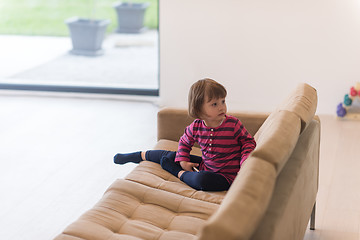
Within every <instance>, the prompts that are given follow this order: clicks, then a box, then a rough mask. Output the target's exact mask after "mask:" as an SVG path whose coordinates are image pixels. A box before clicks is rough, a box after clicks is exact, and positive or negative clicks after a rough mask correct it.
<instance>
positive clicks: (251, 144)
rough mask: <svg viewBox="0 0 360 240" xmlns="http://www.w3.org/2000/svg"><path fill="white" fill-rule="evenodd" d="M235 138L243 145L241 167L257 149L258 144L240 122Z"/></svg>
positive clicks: (236, 127) (237, 125) (236, 128)
mask: <svg viewBox="0 0 360 240" xmlns="http://www.w3.org/2000/svg"><path fill="white" fill-rule="evenodd" d="M235 137H236V138H237V139H238V142H239V144H240V145H241V160H240V166H241V165H242V163H243V162H244V161H245V160H246V159H247V158H248V157H249V155H250V153H251V152H252V151H253V150H254V148H255V147H256V142H255V140H254V138H253V137H252V136H251V135H250V133H248V131H247V130H246V128H245V127H244V125H243V124H242V123H241V122H240V121H238V123H237V124H236V125H235Z"/></svg>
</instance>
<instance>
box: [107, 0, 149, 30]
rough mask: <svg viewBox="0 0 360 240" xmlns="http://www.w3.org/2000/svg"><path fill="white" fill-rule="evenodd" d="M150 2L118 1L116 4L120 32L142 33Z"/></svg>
mask: <svg viewBox="0 0 360 240" xmlns="http://www.w3.org/2000/svg"><path fill="white" fill-rule="evenodd" d="M149 5H150V4H149V3H147V2H145V3H134V2H132V1H128V2H118V3H115V4H114V8H115V11H116V14H117V20H118V27H117V29H116V32H118V33H141V32H143V31H144V30H145V29H146V27H144V15H145V11H146V9H147V8H148V7H149Z"/></svg>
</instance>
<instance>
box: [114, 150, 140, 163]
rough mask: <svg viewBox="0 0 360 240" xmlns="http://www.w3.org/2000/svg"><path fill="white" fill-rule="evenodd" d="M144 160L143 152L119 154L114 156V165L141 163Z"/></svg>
mask: <svg viewBox="0 0 360 240" xmlns="http://www.w3.org/2000/svg"><path fill="white" fill-rule="evenodd" d="M142 160H143V158H142V153H141V152H133V153H118V154H116V155H115V156H114V163H116V164H125V163H128V162H132V163H140V162H141V161H142Z"/></svg>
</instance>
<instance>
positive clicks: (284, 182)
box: [56, 84, 320, 240]
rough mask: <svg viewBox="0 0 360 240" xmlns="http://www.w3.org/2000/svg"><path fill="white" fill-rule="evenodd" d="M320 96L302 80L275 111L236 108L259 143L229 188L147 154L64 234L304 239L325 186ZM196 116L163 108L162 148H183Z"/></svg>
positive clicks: (133, 239)
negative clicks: (214, 187) (205, 186)
mask: <svg viewBox="0 0 360 240" xmlns="http://www.w3.org/2000/svg"><path fill="white" fill-rule="evenodd" d="M316 104H317V94H316V90H315V89H314V88H312V87H311V86H309V85H307V84H300V85H299V86H298V87H297V88H296V89H295V90H294V92H292V93H291V94H290V95H289V97H288V98H287V99H286V100H285V101H284V103H283V104H281V105H280V106H279V107H278V108H277V109H276V110H274V111H273V112H272V113H271V114H270V115H268V114H259V113H247V112H244V113H230V114H231V115H234V116H236V117H238V118H239V119H240V120H241V121H242V122H243V123H244V125H245V126H246V128H247V129H248V131H249V132H250V133H252V134H253V135H254V137H255V139H256V141H257V147H256V149H255V150H254V151H253V152H252V154H251V155H250V156H249V158H248V159H247V160H246V162H245V163H244V164H243V166H242V168H241V170H240V172H239V174H238V176H237V177H236V179H235V181H234V183H233V184H232V186H231V188H230V189H229V190H228V191H227V192H202V191H196V190H194V189H192V188H190V187H189V186H187V185H186V184H184V183H183V182H181V181H180V180H179V179H178V178H175V177H174V176H172V175H171V174H169V173H168V172H166V171H164V170H163V169H161V167H160V165H158V164H155V163H152V162H146V161H145V162H142V163H141V164H139V166H137V167H136V168H135V169H134V170H133V171H132V172H131V173H130V174H128V176H127V177H125V178H124V179H118V180H117V181H115V182H114V183H113V184H112V185H111V186H110V187H109V188H108V189H107V191H106V192H105V194H104V196H103V198H102V199H101V200H100V201H99V202H98V203H97V204H96V205H95V206H94V207H93V208H92V209H90V210H89V211H87V212H86V213H84V214H83V215H82V216H81V217H80V218H79V219H78V220H77V221H75V222H74V223H72V224H71V225H69V226H68V227H67V228H66V229H65V230H64V231H63V233H61V234H60V235H58V236H57V237H56V239H57V240H60V239H69V240H80V239H87V240H95V239H97V240H115V239H127V240H139V239H202V240H211V239H214V240H219V239H264V240H265V239H266V240H297V239H299V240H300V239H303V236H304V233H305V230H306V227H307V225H308V222H309V218H310V216H311V215H312V216H314V214H311V213H312V210H313V209H315V208H313V207H314V204H315V200H316V194H317V189H318V170H319V165H318V161H319V145H320V122H319V119H318V118H317V117H314V113H315V110H316ZM192 120H193V119H191V118H190V117H188V115H187V112H186V111H185V110H179V109H163V110H161V111H160V112H159V114H158V139H159V141H158V144H157V145H156V146H155V149H168V150H176V149H177V141H178V139H179V137H180V136H181V135H182V133H183V131H184V128H185V126H187V125H188V124H189V123H190V122H191V121H192ZM193 153H194V154H200V152H199V149H197V148H194V150H193ZM114 167H121V166H114ZM313 213H314V211H313Z"/></svg>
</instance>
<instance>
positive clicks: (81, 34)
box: [66, 17, 110, 56]
mask: <svg viewBox="0 0 360 240" xmlns="http://www.w3.org/2000/svg"><path fill="white" fill-rule="evenodd" d="M66 23H67V25H68V27H69V30H70V36H71V41H72V46H73V49H72V50H71V51H70V53H72V54H76V55H85V56H98V55H102V54H103V53H104V50H103V49H102V47H101V45H102V42H103V40H104V37H105V33H106V28H107V26H108V25H109V23H110V20H108V19H103V20H90V19H82V18H77V17H74V18H70V19H68V20H66Z"/></svg>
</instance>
